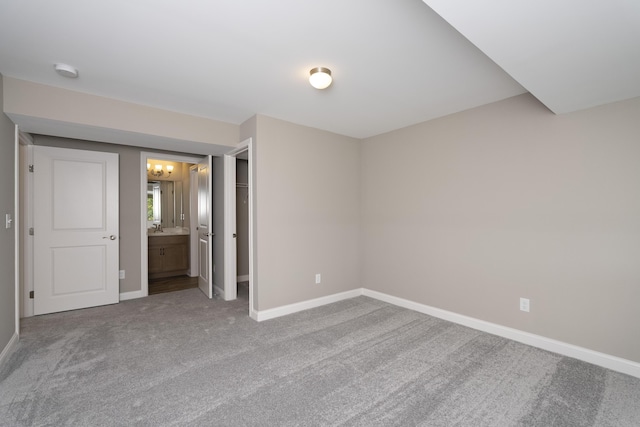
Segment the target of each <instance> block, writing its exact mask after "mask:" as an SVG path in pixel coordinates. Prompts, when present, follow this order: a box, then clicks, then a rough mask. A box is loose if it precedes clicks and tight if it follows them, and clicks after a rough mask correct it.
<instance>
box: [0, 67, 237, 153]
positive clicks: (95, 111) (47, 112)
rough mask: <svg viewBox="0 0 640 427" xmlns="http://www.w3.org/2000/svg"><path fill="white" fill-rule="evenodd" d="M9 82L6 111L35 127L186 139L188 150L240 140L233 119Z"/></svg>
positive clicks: (157, 142) (165, 141) (165, 145)
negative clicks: (218, 119) (222, 119)
mask: <svg viewBox="0 0 640 427" xmlns="http://www.w3.org/2000/svg"><path fill="white" fill-rule="evenodd" d="M3 86H4V112H5V113H6V114H7V115H9V116H10V117H13V118H14V120H15V121H16V122H17V123H19V122H24V125H23V126H21V128H23V129H24V130H26V131H27V132H31V133H42V134H47V135H54V136H63V137H73V138H76V139H88V140H92V141H101V142H112V143H118V141H117V140H108V139H103V138H105V137H112V136H113V135H120V137H124V138H129V139H131V140H133V141H134V143H133V144H131V145H136V146H148V145H146V144H145V143H144V142H149V141H151V143H152V145H151V146H153V147H156V148H158V149H174V150H175V144H176V143H180V141H182V143H183V144H184V145H185V150H189V146H190V145H194V144H193V143H200V144H202V143H204V144H206V145H210V146H212V150H219V149H220V148H221V147H220V146H222V150H223V151H224V150H226V148H224V146H227V147H228V146H235V145H236V144H237V142H238V126H237V125H234V124H231V123H225V122H220V121H217V120H212V119H207V118H203V117H196V116H191V115H187V114H181V113H177V112H173V111H167V110H162V109H159V108H153V107H149V106H145V105H139V104H133V103H130V102H125V101H120V100H117V99H112V98H105V97H102V96H96V95H90V94H86V93H82V92H75V91H71V90H68V89H62V88H57V87H53V86H47V85H43V84H38V83H33V82H28V81H25V80H19V79H14V78H6V79H5V81H4V84H3ZM30 127H34V129H30ZM45 129H46V130H47V131H45ZM105 130H107V131H105ZM169 145H173V146H174V147H173V148H172V147H169ZM216 146H217V147H216ZM210 153H211V154H215V153H216V151H211V152H210ZM203 154H204V153H203Z"/></svg>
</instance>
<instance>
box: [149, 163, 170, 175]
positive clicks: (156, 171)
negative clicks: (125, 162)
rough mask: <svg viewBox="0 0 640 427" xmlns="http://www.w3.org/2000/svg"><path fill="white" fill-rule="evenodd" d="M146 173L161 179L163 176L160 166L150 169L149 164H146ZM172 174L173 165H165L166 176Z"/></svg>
mask: <svg viewBox="0 0 640 427" xmlns="http://www.w3.org/2000/svg"><path fill="white" fill-rule="evenodd" d="M147 172H148V173H149V175H152V176H156V177H161V176H163V175H164V170H162V165H156V166H155V169H153V170H152V169H151V164H150V163H147ZM172 172H173V165H167V176H171V173H172Z"/></svg>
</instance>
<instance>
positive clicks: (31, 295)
mask: <svg viewBox="0 0 640 427" xmlns="http://www.w3.org/2000/svg"><path fill="white" fill-rule="evenodd" d="M29 299H33V291H29Z"/></svg>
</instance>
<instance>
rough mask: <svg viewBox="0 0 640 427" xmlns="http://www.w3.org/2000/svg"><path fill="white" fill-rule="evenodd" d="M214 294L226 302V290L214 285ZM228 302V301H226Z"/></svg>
mask: <svg viewBox="0 0 640 427" xmlns="http://www.w3.org/2000/svg"><path fill="white" fill-rule="evenodd" d="M213 293H214V294H216V295H218V296H219V297H220V299H221V300H225V299H224V288H221V287H220V286H218V285H213ZM225 301H226V300H225Z"/></svg>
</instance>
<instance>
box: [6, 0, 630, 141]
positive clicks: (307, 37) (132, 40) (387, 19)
mask: <svg viewBox="0 0 640 427" xmlns="http://www.w3.org/2000/svg"><path fill="white" fill-rule="evenodd" d="M425 2H426V3H429V4H430V5H432V6H433V7H434V8H435V9H436V10H437V11H438V12H440V13H442V15H443V16H444V17H445V18H446V19H448V20H449V21H450V22H451V23H452V24H453V25H454V26H459V29H460V30H461V32H462V34H464V35H465V36H467V37H469V38H470V40H471V41H473V43H474V44H475V45H477V46H478V47H479V48H480V49H482V50H483V51H484V52H485V53H486V54H485V53H483V52H481V50H480V49H478V48H477V47H475V46H474V44H472V43H471V42H469V41H468V40H467V39H466V38H465V37H463V36H462V35H461V34H460V33H459V32H458V31H456V30H455V29H454V28H453V27H451V26H450V24H449V23H447V22H446V21H445V20H444V19H443V18H442V17H441V16H439V15H438V14H436V13H435V12H434V11H433V10H432V9H430V8H429V7H428V6H427V5H426V4H425V3H423V2H422V1H420V0H350V1H344V0H324V1H323V2H320V3H318V2H311V1H308V0H271V1H265V0H242V1H239V0H236V1H231V0H227V1H222V0H181V1H179V2H178V1H171V0H137V1H130V0H110V1H84V0H56V1H51V0H32V1H23V0H0V73H1V74H3V75H5V76H9V77H15V78H19V79H24V80H29V81H34V82H38V83H43V84H47V85H52V86H58V87H63V88H68V89H72V90H77V91H81V92H86V93H91V94H95V95H102V96H106V97H111V98H116V99H121V100H125V101H130V102H134V103H139V104H144V105H150V106H154V107H159V108H163V109H167V110H172V111H178V112H182V113H187V114H192V115H196V116H202V117H208V118H212V119H217V120H222V121H226V122H231V123H236V124H240V123H242V122H244V121H245V120H247V119H248V118H250V117H251V116H253V115H254V114H264V115H267V116H271V117H275V118H279V119H283V120H287V121H290V122H293V123H298V124H302V125H306V126H311V127H315V128H319V129H324V130H328V131H331V132H335V133H339V134H343V135H348V136H353V137H357V138H364V137H368V136H372V135H377V134H380V133H384V132H388V131H391V130H393V129H397V128H401V127H404V126H407V125H411V124H415V123H418V122H422V121H425V120H429V119H432V118H435V117H441V116H444V115H447V114H450V113H454V112H457V111H462V110H465V109H469V108H472V107H475V106H479V105H483V104H487V103H490V102H494V101H498V100H500V99H504V98H507V97H511V96H514V95H518V94H520V93H523V92H525V91H526V90H529V91H531V92H532V93H533V94H534V95H535V96H537V97H538V98H539V99H541V101H542V102H543V103H545V104H546V105H547V106H549V108H551V109H552V110H554V111H556V112H563V111H571V110H573V109H579V108H585V107H588V106H591V105H596V104H598V103H602V102H611V101H614V100H617V99H624V98H629V97H633V96H638V95H640V93H638V77H637V76H638V75H640V72H638V56H639V54H638V53H639V52H640V51H639V50H638V49H637V47H638V41H639V40H640V38H639V37H637V35H638V27H640V25H638V20H637V17H638V13H637V12H638V4H640V2H638V1H637V0H608V1H607V2H602V5H600V4H598V5H595V6H594V5H591V6H589V7H581V8H577V10H576V11H575V12H579V13H577V15H575V16H567V13H568V11H571V10H570V9H567V10H565V8H564V7H561V6H558V5H557V4H556V3H559V2H557V1H553V2H552V1H551V0H544V1H542V0H521V1H518V2H513V1H507V0H501V1H500V0H485V1H483V2H477V1H472V0H447V1H444V0H442V1H439V0H436V1H430V0H425ZM564 2H567V3H571V5H572V7H576V4H580V5H584V4H585V3H594V2H589V1H587V2H585V1H579V0H563V3H564ZM614 2H615V3H614ZM432 3H433V4H432ZM474 4H477V5H476V6H474ZM523 4H526V7H523V9H519V7H518V6H516V5H523ZM614 4H615V6H614ZM479 5H482V6H479ZM485 5H487V6H486V7H485ZM537 5H539V6H537ZM609 5H611V6H609ZM609 7H610V8H613V9H618V8H620V10H619V11H617V10H616V11H613V12H610V13H608V14H607V13H602V12H603V10H601V9H604V11H606V10H607V9H608V8H609ZM556 10H558V14H557V15H554V13H555V12H556ZM614 12H615V13H614ZM549 16H550V17H551V18H549ZM598 16H604V18H606V23H607V25H606V26H605V27H604V28H600V27H598V30H597V31H595V30H592V29H591V27H593V26H594V23H595V24H596V25H595V26H596V27H597V24H598V23H599V22H600V21H598ZM594 17H595V18H594ZM543 18H544V19H543ZM569 18H571V22H572V24H571V25H567V26H563V24H567V22H566V21H567V20H569ZM604 18H603V19H604ZM541 19H542V20H541ZM616 20H617V21H616ZM547 21H551V23H549V22H547ZM574 21H575V22H574ZM618 21H620V22H618ZM629 23H632V24H633V23H635V24H636V26H635V27H633V28H631V27H630V26H629V25H628V24H629ZM524 24H529V25H528V26H527V25H524ZM551 24H556V25H551ZM584 25H588V26H589V27H590V30H589V31H588V32H587V33H586V34H585V33H584V32H578V33H576V32H575V31H582V30H580V28H581V27H582V26H584ZM625 25H626V26H625ZM612 28H613V29H614V30H617V31H611V32H612V33H615V37H613V38H611V37H609V36H610V35H611V34H610V31H609V30H611V29H612ZM592 39H597V43H594V40H592ZM585 40H586V41H585ZM612 40H613V42H616V44H615V45H611V44H610V43H611V42H612ZM535 42H537V43H535ZM549 46H552V47H554V50H553V51H549ZM596 48H597V49H596ZM634 49H635V50H634ZM576 52H578V53H582V55H576ZM602 52H604V55H605V56H604V57H605V58H606V59H607V61H605V62H606V63H611V62H612V60H611V58H613V59H614V61H613V62H612V64H611V65H602V64H601V62H603V61H600V60H599V58H601V57H600V56H599V55H601V54H602ZM487 55H488V56H487ZM572 57H573V58H576V62H574V61H573V60H572ZM489 58H491V59H489ZM625 58H626V61H625V60H624V59H625ZM493 61H495V62H496V63H498V64H499V65H500V66H501V67H502V68H500V67H498V66H497V65H496V63H494V62H493ZM56 62H65V63H68V64H71V65H73V66H75V67H77V68H78V69H79V71H80V77H79V78H78V79H73V80H72V79H66V78H64V77H61V76H59V75H57V74H56V73H55V72H54V71H53V64H54V63H56ZM315 66H325V67H329V68H331V70H332V72H333V76H334V84H333V85H332V86H331V87H330V88H329V89H327V90H325V91H318V90H316V89H313V88H312V87H311V86H310V85H309V84H308V81H307V77H308V72H309V69H311V68H312V67H315ZM590 67H593V68H594V69H593V70H592V68H590ZM503 69H504V70H507V72H509V73H510V74H511V76H510V75H509V74H507V73H506V72H505V71H503ZM576 69H577V70H576ZM585 69H587V70H585ZM607 71H611V72H612V73H614V72H615V73H617V74H615V78H605V77H606V76H603V73H604V74H606V72H607ZM587 75H588V76H587ZM585 76H587V77H588V78H587V77H585ZM607 76H608V77H611V76H610V75H607ZM514 78H515V80H514ZM516 80H517V81H516ZM568 85H570V86H573V87H574V90H571V91H569V90H565V89H567V86H568ZM585 85H587V87H584V86H585ZM523 86H524V87H523ZM596 89H597V90H596ZM591 93H594V95H593V96H589V94H591Z"/></svg>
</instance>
